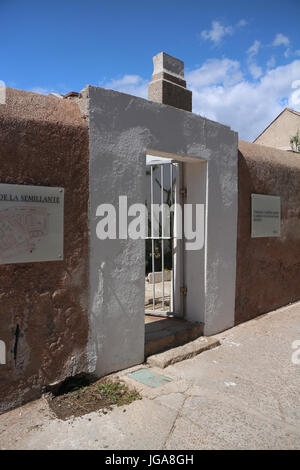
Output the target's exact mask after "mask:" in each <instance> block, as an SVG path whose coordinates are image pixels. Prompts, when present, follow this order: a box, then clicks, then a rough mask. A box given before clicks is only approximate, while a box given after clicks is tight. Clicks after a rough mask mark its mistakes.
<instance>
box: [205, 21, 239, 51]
mask: <svg viewBox="0 0 300 470" xmlns="http://www.w3.org/2000/svg"><path fill="white" fill-rule="evenodd" d="M246 24H247V21H246V20H244V19H241V20H240V21H239V22H238V23H237V24H236V25H235V26H230V25H229V26H225V25H222V24H221V23H220V22H219V21H216V20H215V21H212V23H211V29H210V30H207V29H204V30H203V31H202V32H201V37H202V39H205V40H210V41H212V42H213V43H214V45H215V46H216V45H218V44H220V42H221V41H222V39H223V38H224V37H225V36H232V34H233V33H234V31H235V29H236V28H241V27H243V26H246Z"/></svg>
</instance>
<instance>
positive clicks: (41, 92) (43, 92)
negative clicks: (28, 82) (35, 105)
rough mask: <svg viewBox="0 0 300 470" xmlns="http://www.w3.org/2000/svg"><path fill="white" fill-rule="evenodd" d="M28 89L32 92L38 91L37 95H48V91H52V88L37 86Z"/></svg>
mask: <svg viewBox="0 0 300 470" xmlns="http://www.w3.org/2000/svg"><path fill="white" fill-rule="evenodd" d="M29 91H32V92H33V93H38V94H39V95H48V94H49V93H53V90H50V89H49V88H43V87H39V86H35V87H33V88H31V89H30V90H29Z"/></svg>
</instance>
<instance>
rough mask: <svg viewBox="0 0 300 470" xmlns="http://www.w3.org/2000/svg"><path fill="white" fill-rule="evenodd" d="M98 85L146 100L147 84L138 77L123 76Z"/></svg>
mask: <svg viewBox="0 0 300 470" xmlns="http://www.w3.org/2000/svg"><path fill="white" fill-rule="evenodd" d="M100 85H101V86H103V87H104V88H109V89H112V90H116V91H121V92H122V93H128V94H129V95H134V96H139V97H141V98H147V91H148V82H147V80H144V79H143V78H142V77H140V76H139V75H124V76H123V77H122V78H120V79H113V80H109V81H106V82H104V83H100Z"/></svg>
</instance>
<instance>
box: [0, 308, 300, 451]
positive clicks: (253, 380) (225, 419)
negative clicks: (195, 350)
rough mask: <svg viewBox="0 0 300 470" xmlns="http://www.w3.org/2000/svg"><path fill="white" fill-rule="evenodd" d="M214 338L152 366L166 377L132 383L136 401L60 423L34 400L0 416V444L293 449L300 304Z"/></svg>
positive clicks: (298, 429) (299, 444) (299, 408)
mask: <svg viewBox="0 0 300 470" xmlns="http://www.w3.org/2000/svg"><path fill="white" fill-rule="evenodd" d="M219 337H220V338H221V340H222V344H221V346H219V347H218V348H216V349H213V350H210V351H207V352H204V353H202V354H201V355H200V356H197V357H195V358H193V359H189V360H186V361H184V362H181V363H178V364H175V365H172V366H169V367H167V368H166V369H164V370H160V369H156V372H158V373H160V374H163V375H166V376H168V377H170V378H172V379H173V381H172V382H169V383H167V384H165V385H163V386H160V387H158V388H150V387H147V386H146V385H138V387H137V388H139V389H140V390H141V391H142V394H143V397H144V398H143V400H141V401H137V402H134V403H132V404H131V405H129V406H127V407H122V408H116V409H114V410H113V411H112V412H110V413H108V414H106V415H101V414H99V413H91V414H89V415H86V416H84V417H81V418H76V419H73V420H70V421H59V420H56V419H53V417H51V415H50V412H49V410H48V408H47V405H46V403H45V402H44V401H43V400H39V401H37V402H34V403H31V404H28V405H26V406H24V407H22V408H18V409H16V410H13V411H11V412H9V413H6V414H4V415H2V416H0V448H1V449H300V364H299V365H297V364H293V362H292V354H293V353H295V350H293V349H292V343H293V342H294V341H295V340H300V303H297V304H294V305H293V306H290V307H286V308H284V309H281V310H278V311H276V312H273V313H270V314H268V315H265V316H263V317H260V318H259V319H257V320H252V321H251V322H248V323H244V324H243V325H240V326H238V327H235V328H233V329H231V330H229V331H227V332H225V333H223V334H222V335H220V336H219ZM299 357H300V354H299ZM139 367H141V366H139ZM135 369H136V368H135ZM131 370H134V369H131ZM119 375H121V374H119ZM127 381H128V383H133V382H130V379H127ZM135 385H137V383H135Z"/></svg>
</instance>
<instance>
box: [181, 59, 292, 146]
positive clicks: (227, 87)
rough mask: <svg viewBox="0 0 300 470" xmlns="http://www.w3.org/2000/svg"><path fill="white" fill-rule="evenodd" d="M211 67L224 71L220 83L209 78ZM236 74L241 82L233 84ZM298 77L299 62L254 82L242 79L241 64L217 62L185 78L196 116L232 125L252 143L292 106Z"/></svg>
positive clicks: (285, 66) (241, 136)
mask: <svg viewBox="0 0 300 470" xmlns="http://www.w3.org/2000/svg"><path fill="white" fill-rule="evenodd" d="M212 63H213V65H214V68H215V69H216V70H218V69H219V70H220V71H222V73H220V76H219V80H218V81H216V79H215V77H214V75H213V73H212V74H211V75H210V76H209V74H208V73H207V69H208V68H209V69H211V68H212V65H211V64H212ZM229 64H231V66H228V65H229ZM233 64H234V65H233ZM233 71H234V76H235V77H238V76H240V77H242V78H240V79H239V80H232V76H231V74H232V72H233ZM197 77H198V78H199V80H197ZM299 77H300V60H295V61H293V62H291V63H290V64H288V65H284V66H280V67H276V68H274V69H272V70H268V71H267V72H266V73H264V74H263V75H262V76H261V78H260V79H259V80H258V81H255V82H252V81H249V80H247V79H245V78H244V77H243V74H242V72H241V68H240V64H239V62H237V61H230V60H229V59H215V60H213V61H209V63H205V64H203V65H202V67H200V68H199V69H197V70H194V71H192V72H190V73H188V74H187V77H186V78H187V81H188V85H189V88H190V89H191V90H192V91H193V111H194V112H196V113H199V114H201V115H202V116H206V117H208V118H210V119H213V120H215V121H218V122H221V123H223V124H227V125H230V126H231V128H232V129H234V130H236V131H238V132H239V137H240V138H241V139H246V140H250V141H252V140H253V139H254V138H255V137H257V135H258V134H259V133H260V132H261V131H262V130H263V129H264V128H265V127H266V126H267V125H268V124H269V123H270V122H271V121H272V120H273V119H274V118H275V117H276V116H277V115H278V114H279V113H280V112H281V111H282V110H283V108H284V106H292V104H293V95H292V94H293V92H295V90H293V89H292V88H291V85H292V83H293V81H294V80H297V79H298V78H299Z"/></svg>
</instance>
